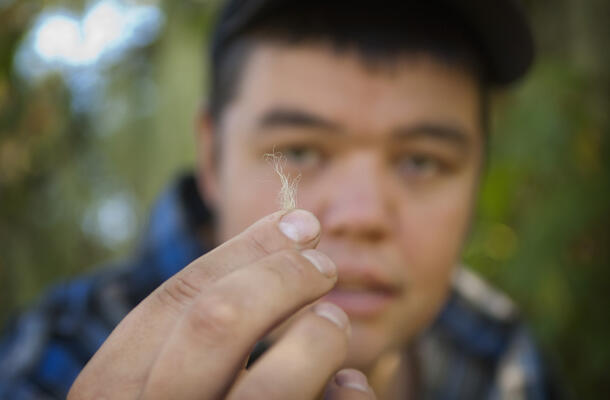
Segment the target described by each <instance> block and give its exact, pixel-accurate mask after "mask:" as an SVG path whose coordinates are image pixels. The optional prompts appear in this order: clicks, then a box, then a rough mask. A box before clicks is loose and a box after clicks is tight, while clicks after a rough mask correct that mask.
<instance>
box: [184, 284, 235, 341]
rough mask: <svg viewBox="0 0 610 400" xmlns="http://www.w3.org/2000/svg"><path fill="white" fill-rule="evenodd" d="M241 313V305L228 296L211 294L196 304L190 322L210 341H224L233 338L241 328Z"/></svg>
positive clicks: (195, 330) (200, 334) (189, 317)
mask: <svg viewBox="0 0 610 400" xmlns="http://www.w3.org/2000/svg"><path fill="white" fill-rule="evenodd" d="M241 314H242V312H241V307H239V306H238V305H237V304H236V303H235V302H233V301H230V300H229V299H228V297H225V296H220V295H209V296H205V297H204V298H202V299H201V301H198V302H197V303H195V304H194V307H193V308H192V310H191V312H190V313H189V314H188V322H189V324H190V327H191V330H192V331H194V332H195V334H196V335H198V336H199V337H202V338H205V339H207V340H208V341H209V342H210V343H218V342H221V343H222V342H225V341H227V340H231V337H232V335H234V334H235V332H236V331H237V329H238V328H239V323H240V321H241Z"/></svg>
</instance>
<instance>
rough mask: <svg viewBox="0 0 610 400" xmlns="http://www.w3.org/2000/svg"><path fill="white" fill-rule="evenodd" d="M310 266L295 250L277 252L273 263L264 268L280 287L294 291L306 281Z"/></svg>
mask: <svg viewBox="0 0 610 400" xmlns="http://www.w3.org/2000/svg"><path fill="white" fill-rule="evenodd" d="M310 268H311V266H310V265H309V262H308V261H307V260H306V259H305V258H304V257H303V256H302V255H301V254H300V253H299V252H298V251H297V250H282V251H280V252H278V253H277V254H276V255H275V257H274V260H273V262H271V263H269V264H268V266H267V267H266V269H267V271H268V273H269V274H270V275H271V276H272V277H273V278H274V279H275V280H276V281H277V282H278V284H279V285H280V286H281V287H286V288H290V289H292V290H296V289H297V288H298V287H299V286H300V285H299V283H302V282H305V281H307V280H308V279H310V278H308V277H309V276H310V274H309V269H310Z"/></svg>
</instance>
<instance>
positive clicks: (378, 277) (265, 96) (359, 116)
mask: <svg viewBox="0 0 610 400" xmlns="http://www.w3.org/2000/svg"><path fill="white" fill-rule="evenodd" d="M242 79H243V80H242V82H241V84H240V87H239V91H238V94H237V95H236V97H235V99H234V100H233V101H232V102H231V103H230V104H229V105H228V106H227V108H226V109H225V111H224V113H223V115H222V118H221V120H220V121H219V123H218V125H217V126H215V127H209V129H207V130H205V129H204V131H205V133H204V134H203V135H202V140H203V142H204V143H208V144H209V140H210V139H209V136H210V135H211V133H210V131H211V130H215V131H216V133H215V134H216V135H220V136H218V137H219V138H220V140H221V142H220V145H219V147H218V148H219V149H220V154H217V155H216V158H217V160H218V163H217V164H216V165H215V166H214V167H212V166H211V164H210V163H209V162H208V163H207V164H206V163H204V164H206V165H207V168H208V169H212V168H213V172H210V171H200V172H201V173H200V176H202V177H203V178H202V179H203V180H204V182H203V184H202V187H204V192H205V196H206V198H207V200H208V201H210V202H211V203H212V206H213V207H215V209H216V212H217V214H218V232H217V233H218V235H219V236H218V238H219V240H221V241H224V240H226V239H229V238H230V237H233V236H234V235H236V234H238V233H239V232H241V231H242V230H243V229H245V228H246V227H247V226H248V225H250V224H251V223H253V222H254V221H256V220H257V219H259V218H261V217H263V216H264V215H266V214H269V213H271V212H273V211H276V210H277V209H278V199H277V195H278V191H279V187H280V182H279V179H278V178H277V177H276V176H274V172H273V169H272V167H271V165H270V164H269V163H268V162H267V161H266V160H265V157H264V155H265V154H266V153H272V152H274V151H275V152H281V153H282V154H283V155H284V156H285V157H286V158H287V164H286V166H285V171H286V172H287V173H289V174H291V175H292V176H293V177H294V176H296V175H300V181H299V186H298V195H297V204H298V207H299V208H304V209H307V210H309V211H311V212H313V213H314V214H315V215H316V216H317V217H318V219H319V220H320V223H321V225H322V236H321V241H320V245H319V247H318V249H319V250H321V251H323V252H325V253H326V254H327V255H329V256H330V257H331V258H332V259H333V260H334V261H335V263H336V264H337V267H338V271H339V280H338V284H337V286H336V288H335V289H334V290H333V291H332V292H331V293H330V294H329V295H328V296H326V298H325V300H328V301H331V302H335V303H336V304H338V305H339V306H341V307H342V308H343V309H344V310H345V311H346V312H347V313H348V315H349V316H350V319H351V323H352V339H351V344H350V352H349V357H348V362H347V364H348V365H351V366H355V367H358V368H363V369H366V368H368V367H370V366H371V365H372V363H373V362H374V361H375V360H376V359H377V358H378V357H379V356H380V355H381V354H383V353H384V352H387V351H391V350H395V349H398V348H401V347H404V346H405V344H406V343H408V342H409V340H411V339H412V338H413V337H414V336H415V335H416V334H417V333H418V332H420V331H421V330H422V329H424V328H425V327H426V326H427V325H428V324H429V323H430V322H431V320H432V319H433V318H434V317H435V316H436V314H437V313H438V311H439V309H440V307H441V306H442V304H443V302H444V300H445V299H446V296H447V294H448V291H449V286H450V281H451V275H452V271H453V268H454V265H455V263H456V261H457V260H458V257H459V252H460V248H461V245H462V243H463V240H464V237H465V235H466V232H467V229H468V225H469V219H470V215H471V210H472V206H473V202H474V201H473V198H474V196H475V192H476V187H477V183H478V177H479V170H480V166H481V160H482V147H483V146H482V132H481V127H480V123H479V121H480V108H479V101H480V99H479V92H478V88H477V83H476V81H475V79H474V78H473V76H472V75H471V74H469V73H468V72H466V71H465V70H462V69H459V68H455V67H450V66H447V65H445V64H442V63H440V62H438V61H436V60H435V59H434V58H432V57H428V56H426V55H405V56H404V57H403V58H399V59H397V60H395V61H393V62H392V63H389V64H387V65H380V66H376V67H374V68H372V67H371V66H367V65H366V64H365V63H363V61H362V59H361V58H359V56H358V55H356V54H354V53H350V52H344V53H336V52H334V51H333V50H332V49H331V48H330V47H325V46H323V45H313V44H312V45H308V46H297V47H288V46H279V45H277V46H274V45H270V44H269V45H261V46H260V47H257V48H256V50H255V51H254V52H253V53H252V55H251V56H250V58H249V60H248V64H247V66H246V67H245V68H244V72H243V76H242ZM206 137H207V139H206ZM206 149H207V150H206ZM209 149H210V146H207V147H205V149H204V152H206V151H207V152H210V150H209Z"/></svg>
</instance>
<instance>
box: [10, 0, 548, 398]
mask: <svg viewBox="0 0 610 400" xmlns="http://www.w3.org/2000/svg"><path fill="white" fill-rule="evenodd" d="M531 60H532V40H531V37H530V32H529V28H528V26H527V24H526V22H525V19H524V17H523V15H522V13H521V12H520V9H519V8H518V7H517V6H516V5H515V4H514V3H513V1H510V0H506V1H495V2H488V1H435V2H432V3H430V2H426V3H425V4H421V3H420V2H404V1H403V2H398V1H394V2H390V1H385V2H382V3H378V2H377V3H371V2H369V1H353V2H349V3H344V2H324V1H307V2H299V1H291V2H288V1H270V0H269V1H263V0H249V1H229V3H228V4H227V5H226V6H225V9H224V11H223V13H222V15H221V17H220V21H219V23H218V26H217V28H216V31H215V35H214V41H213V48H212V92H211V96H210V102H209V107H208V108H207V109H206V110H204V111H203V112H202V115H201V118H200V133H199V137H198V147H199V155H200V163H199V167H198V171H197V174H196V177H185V178H183V179H182V180H181V181H180V182H178V183H177V184H176V185H174V186H173V187H172V189H171V190H170V191H169V192H168V193H166V194H165V195H164V196H163V197H162V199H161V200H160V202H159V204H158V206H157V208H156V210H155V212H154V213H153V217H152V220H151V224H150V229H149V232H148V235H147V236H146V238H145V240H144V242H143V245H142V247H141V248H140V251H139V252H138V253H137V256H136V257H135V259H134V260H132V261H130V262H129V263H127V265H125V266H121V267H119V268H116V269H114V270H112V271H111V272H100V273H98V274H97V275H95V276H93V277H89V278H85V279H83V280H81V281H77V282H74V283H71V284H69V285H66V286H64V287H61V288H58V289H57V290H55V291H53V292H51V294H49V295H48V297H47V300H46V301H45V302H43V303H42V304H41V306H40V307H38V308H37V309H36V310H34V311H32V312H31V313H29V314H26V315H25V316H23V317H22V318H21V319H20V321H19V322H18V324H17V325H16V326H15V327H14V328H13V330H12V331H11V332H9V334H8V336H7V339H5V342H4V343H5V344H4V346H3V349H2V353H0V354H2V359H1V361H0V363H1V364H0V368H1V369H0V373H1V374H2V378H0V379H1V380H0V382H1V385H2V386H0V393H1V394H2V395H4V396H5V397H6V398H47V397H53V396H57V397H63V396H65V395H66V393H67V392H68V390H69V389H70V387H71V390H70V395H69V398H71V399H89V398H108V399H114V398H125V399H132V398H133V399H135V398H172V399H191V398H192V399H199V398H220V397H228V398H236V399H237V398H265V399H268V398H272V399H310V398H316V397H318V396H319V395H320V394H321V393H325V394H326V396H328V397H329V398H354V399H360V398H362V399H370V398H374V396H375V394H374V393H376V396H377V397H378V398H383V399H398V398H401V399H404V398H412V399H414V398H463V399H473V398H485V399H487V398H490V399H494V398H528V399H538V398H546V397H549V396H550V392H549V391H548V389H549V388H548V384H547V381H546V377H545V374H544V371H543V369H542V366H541V365H540V360H539V358H538V354H537V352H536V350H535V348H534V347H533V344H532V341H531V339H530V338H529V336H528V335H527V333H526V332H525V330H524V328H523V326H522V324H521V323H520V321H519V320H518V319H517V316H516V311H515V310H514V308H513V306H512V304H511V303H510V301H509V300H507V299H506V298H505V297H504V296H502V295H501V294H499V293H496V292H495V291H493V290H492V289H491V288H489V287H487V286H486V285H485V284H484V283H483V282H482V281H481V280H480V279H478V278H477V277H475V276H474V275H473V274H472V273H471V272H468V271H467V270H465V269H463V268H460V267H458V266H456V264H457V263H458V261H459V256H460V250H461V247H462V245H463V243H464V241H465V238H466V236H467V233H468V229H469V224H470V221H471V216H472V211H473V208H474V205H475V200H476V195H477V190H478V185H479V181H480V178H481V175H482V171H483V169H484V164H485V156H486V154H485V151H486V141H487V123H486V121H487V113H488V109H487V106H488V104H487V102H488V91H489V90H490V89H491V88H492V87H494V86H498V85H503V84H506V83H509V82H512V81H514V80H515V79H517V78H519V77H520V76H522V75H523V74H524V73H525V71H526V69H527V68H528V66H529V65H530V63H531ZM273 152H281V153H282V154H283V155H284V156H285V157H286V165H285V166H284V168H285V171H286V172H287V173H289V174H290V175H292V176H296V175H297V174H298V175H300V178H299V187H298V207H299V208H300V209H297V210H291V211H286V210H284V211H276V210H277V207H278V206H277V200H276V197H277V193H278V190H279V186H278V181H277V180H276V179H275V178H274V177H273V175H272V174H273V171H272V169H271V167H270V166H269V164H268V163H267V161H266V160H265V154H268V153H273ZM305 210H307V211H305ZM216 246H218V247H216ZM214 247H215V248H214ZM212 248H214V249H213V250H210V251H209V252H206V250H209V249H212ZM204 253H205V254H204ZM202 254H204V255H203V256H202ZM193 260H194V261H193ZM189 263H190V264H189ZM187 264H188V266H187ZM185 266H186V267H185ZM117 325H118V326H117ZM115 326H117V327H116V329H114V331H113V332H112V334H111V335H110V336H109V337H108V335H109V334H110V331H111V330H112V329H113V328H114V327H115ZM100 346H101V348H100ZM98 348H99V350H98ZM253 348H254V352H252V349H253ZM94 353H95V355H94ZM249 355H252V357H251V358H250V362H251V366H250V367H249V368H248V369H247V370H246V369H244V366H245V364H246V363H247V362H248V358H249ZM91 356H93V357H92V358H91ZM90 358H91V359H90ZM86 363H87V366H86V367H85V368H84V369H83V370H82V371H81V369H82V367H83V366H84V365H85V364H86ZM337 371H339V372H337ZM79 373H80V375H79ZM77 375H79V376H78V378H77V379H76V381H75V382H74V379H75V378H76V377H77ZM73 382H74V384H73ZM45 396H46V397H45Z"/></svg>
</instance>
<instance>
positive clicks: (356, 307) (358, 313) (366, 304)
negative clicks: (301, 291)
mask: <svg viewBox="0 0 610 400" xmlns="http://www.w3.org/2000/svg"><path fill="white" fill-rule="evenodd" d="M398 295H399V291H398V290H395V289H393V288H387V287H386V288H380V287H378V288H371V287H366V286H362V287H353V286H352V287H342V286H340V285H339V286H337V287H335V288H334V289H333V290H332V291H331V292H330V293H328V294H327V295H326V296H324V298H323V299H324V300H325V301H330V302H332V303H334V304H336V305H338V306H339V307H341V308H342V309H343V310H344V311H345V312H346V313H348V314H349V316H350V317H372V316H375V315H377V314H379V313H381V312H382V311H383V310H385V309H386V308H387V307H388V306H389V305H390V304H391V303H392V302H393V301H394V300H395V299H396V298H397V297H398Z"/></svg>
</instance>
